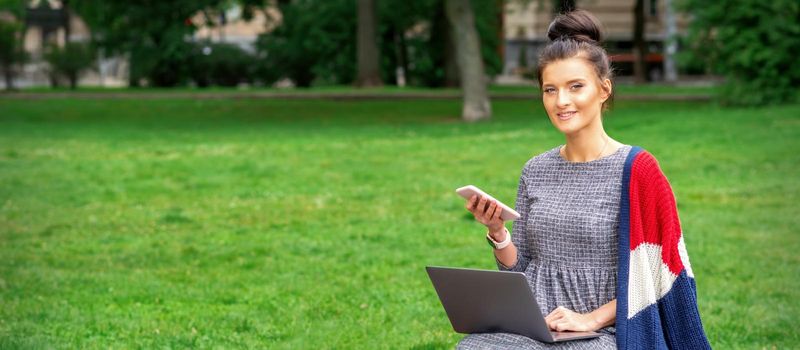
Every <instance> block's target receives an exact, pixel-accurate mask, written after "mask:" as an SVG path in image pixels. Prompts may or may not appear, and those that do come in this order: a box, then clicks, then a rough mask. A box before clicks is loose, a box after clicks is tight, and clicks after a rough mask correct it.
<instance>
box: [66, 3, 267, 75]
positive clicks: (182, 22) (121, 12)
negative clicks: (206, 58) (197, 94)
mask: <svg viewBox="0 0 800 350" xmlns="http://www.w3.org/2000/svg"><path fill="white" fill-rule="evenodd" d="M233 3H239V4H241V5H243V9H244V12H243V17H244V18H245V19H247V18H252V13H253V11H254V9H256V8H258V6H260V5H263V4H264V3H265V2H264V1H258V0H241V1H233V0H170V1H155V0H148V1H127V0H73V1H71V2H70V4H71V6H72V7H73V8H74V9H75V10H76V11H77V12H78V13H79V14H80V15H81V17H82V18H83V19H84V20H86V22H87V23H88V25H89V27H90V28H91V29H92V33H93V36H94V39H95V41H96V42H97V43H98V44H99V45H100V46H102V47H104V48H107V49H109V50H110V51H112V52H118V53H124V54H128V55H129V59H130V65H131V68H130V69H131V70H130V80H131V85H137V84H138V82H139V80H140V79H142V78H144V79H146V80H148V81H149V82H150V83H151V84H153V85H156V86H174V85H178V84H182V83H185V82H186V80H187V79H188V75H189V73H190V72H189V70H190V67H191V66H190V64H189V61H190V59H191V57H190V56H191V55H192V54H193V53H194V50H193V48H194V46H195V45H194V44H193V43H192V42H191V37H192V35H193V34H194V32H195V30H197V24H196V23H194V22H193V21H192V17H193V16H195V15H196V14H197V13H205V14H209V13H217V12H220V11H223V10H224V9H226V8H228V7H229V6H231V5H232V4H233Z"/></svg>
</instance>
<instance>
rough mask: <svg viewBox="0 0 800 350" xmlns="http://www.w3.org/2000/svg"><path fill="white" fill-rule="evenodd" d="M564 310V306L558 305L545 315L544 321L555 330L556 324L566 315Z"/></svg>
mask: <svg viewBox="0 0 800 350" xmlns="http://www.w3.org/2000/svg"><path fill="white" fill-rule="evenodd" d="M564 310H566V308H564V307H562V306H559V307H557V308H555V309H554V310H553V311H552V312H550V313H549V314H548V315H547V316H545V318H544V321H545V323H547V326H548V327H550V329H553V330H555V329H556V325H557V324H558V323H559V322H562V321H563V320H564V317H565V316H566V313H565V312H564Z"/></svg>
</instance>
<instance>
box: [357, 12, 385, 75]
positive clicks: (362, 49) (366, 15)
mask: <svg viewBox="0 0 800 350" xmlns="http://www.w3.org/2000/svg"><path fill="white" fill-rule="evenodd" d="M375 1H376V0H358V77H357V78H356V86H361V87H372V86H381V85H383V81H382V80H381V72H380V69H379V66H378V60H379V58H380V57H379V51H378V45H377V43H376V42H375V40H376V39H377V36H376V33H377V12H376V8H375Z"/></svg>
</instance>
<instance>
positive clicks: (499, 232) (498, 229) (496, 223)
mask: <svg viewBox="0 0 800 350" xmlns="http://www.w3.org/2000/svg"><path fill="white" fill-rule="evenodd" d="M466 207H467V210H469V211H470V213H472V215H473V216H475V220H478V222H480V223H482V224H484V225H486V227H487V228H488V229H489V235H491V236H492V239H494V240H495V241H498V242H501V241H503V240H505V238H506V237H505V235H506V232H505V230H504V228H505V226H504V225H503V219H501V218H500V214H501V213H502V212H503V209H502V208H500V206H499V205H497V201H493V200H488V199H487V198H485V197H482V196H479V195H477V194H476V195H473V196H472V197H470V199H469V200H468V201H467V205H466Z"/></svg>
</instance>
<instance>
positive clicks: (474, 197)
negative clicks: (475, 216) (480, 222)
mask: <svg viewBox="0 0 800 350" xmlns="http://www.w3.org/2000/svg"><path fill="white" fill-rule="evenodd" d="M476 204H478V195H477V194H473V195H472V197H469V200H467V210H469V211H473V210H475V205H476Z"/></svg>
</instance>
